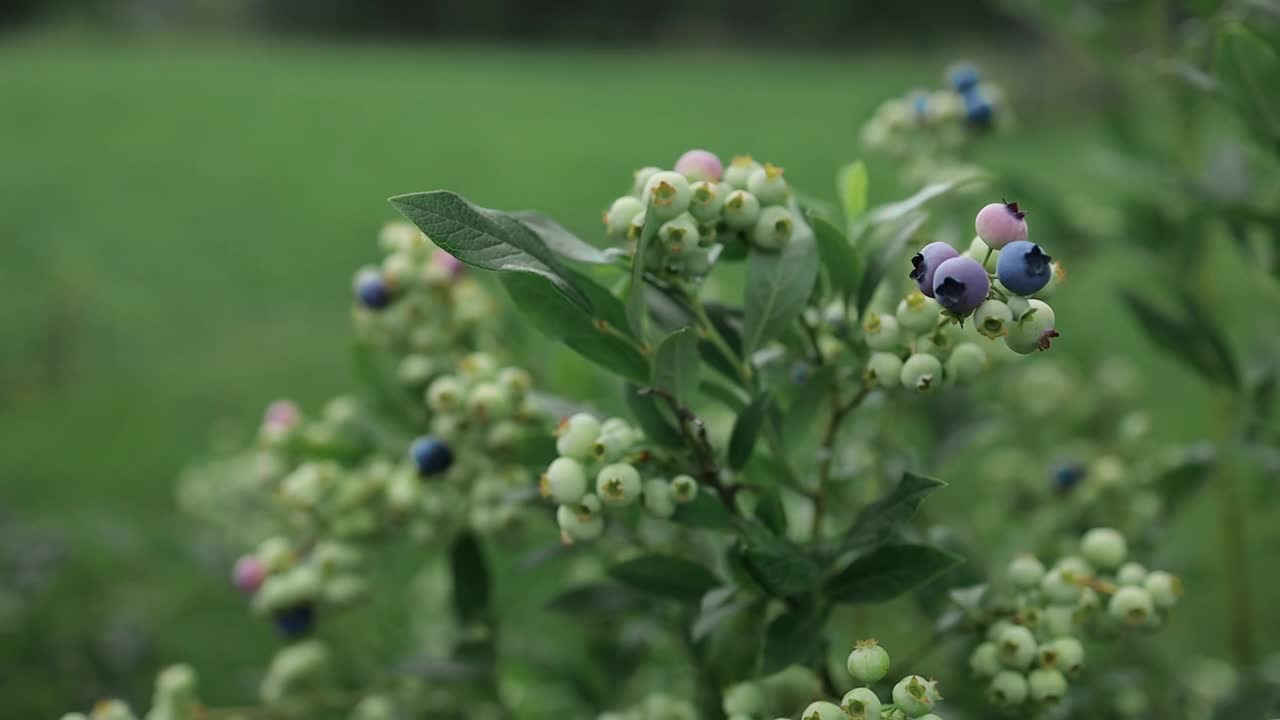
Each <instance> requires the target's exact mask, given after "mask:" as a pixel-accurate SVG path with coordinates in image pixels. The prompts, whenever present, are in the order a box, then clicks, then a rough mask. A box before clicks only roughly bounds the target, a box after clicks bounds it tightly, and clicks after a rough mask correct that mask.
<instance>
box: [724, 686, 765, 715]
mask: <svg viewBox="0 0 1280 720" xmlns="http://www.w3.org/2000/svg"><path fill="white" fill-rule="evenodd" d="M765 701H766V698H765V696H764V690H762V689H761V688H760V686H759V685H758V684H756V683H751V682H744V683H738V684H737V685H734V686H733V687H731V688H729V689H728V690H726V691H725V693H724V699H723V700H722V702H721V707H722V708H723V709H724V714H725V715H729V716H733V715H746V716H749V717H755V716H758V715H761V714H763V713H764V710H765Z"/></svg>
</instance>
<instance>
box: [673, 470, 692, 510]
mask: <svg viewBox="0 0 1280 720" xmlns="http://www.w3.org/2000/svg"><path fill="white" fill-rule="evenodd" d="M671 496H672V497H673V498H675V501H676V502H678V503H687V502H693V499H694V498H696V497H697V496H698V481H697V480H694V479H693V477H691V476H689V475H677V476H675V477H674V478H671Z"/></svg>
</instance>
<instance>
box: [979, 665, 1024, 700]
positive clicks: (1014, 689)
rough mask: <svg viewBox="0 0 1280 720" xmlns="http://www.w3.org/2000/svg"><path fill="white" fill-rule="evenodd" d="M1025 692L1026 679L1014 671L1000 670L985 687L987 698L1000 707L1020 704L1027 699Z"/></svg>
mask: <svg viewBox="0 0 1280 720" xmlns="http://www.w3.org/2000/svg"><path fill="white" fill-rule="evenodd" d="M1027 692H1028V688H1027V679H1026V677H1024V676H1023V675H1022V673H1020V672H1017V671H1016V670H1001V671H1000V672H999V673H997V674H996V676H995V677H993V678H991V684H990V685H988V686H987V697H988V698H990V699H991V702H992V703H993V704H995V705H999V706H1001V707H1011V706H1013V705H1020V704H1022V703H1023V702H1025V701H1026V699H1027Z"/></svg>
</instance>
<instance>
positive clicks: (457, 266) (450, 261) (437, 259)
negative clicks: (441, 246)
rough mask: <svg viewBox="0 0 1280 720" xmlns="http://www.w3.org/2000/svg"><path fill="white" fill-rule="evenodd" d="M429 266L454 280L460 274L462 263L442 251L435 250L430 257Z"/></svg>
mask: <svg viewBox="0 0 1280 720" xmlns="http://www.w3.org/2000/svg"><path fill="white" fill-rule="evenodd" d="M431 264H432V265H434V266H436V267H437V268H439V269H441V270H443V271H445V273H446V274H448V275H449V277H450V278H452V279H454V280H456V279H457V278H458V276H459V275H461V274H462V267H463V266H462V262H461V261H460V260H458V258H456V257H454V256H452V255H450V254H449V253H447V252H445V251H443V250H437V251H436V252H435V254H433V255H432V256H431Z"/></svg>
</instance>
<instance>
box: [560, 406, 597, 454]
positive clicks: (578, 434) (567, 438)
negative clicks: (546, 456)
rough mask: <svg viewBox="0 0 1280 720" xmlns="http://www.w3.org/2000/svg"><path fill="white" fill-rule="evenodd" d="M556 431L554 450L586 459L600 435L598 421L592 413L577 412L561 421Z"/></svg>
mask: <svg viewBox="0 0 1280 720" xmlns="http://www.w3.org/2000/svg"><path fill="white" fill-rule="evenodd" d="M557 432H558V433H559V437H557V438H556V451H557V452H558V453H559V454H560V455H563V456H565V457H571V458H574V459H575V460H586V459H587V458H589V457H591V450H592V448H593V447H594V446H595V444H596V440H597V439H598V438H599V437H600V421H599V420H597V419H596V418H595V416H594V415H590V414H588V413H578V414H576V415H572V416H570V417H568V418H566V419H565V420H564V421H563V422H561V423H560V428H559V430H558V431H557Z"/></svg>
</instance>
